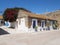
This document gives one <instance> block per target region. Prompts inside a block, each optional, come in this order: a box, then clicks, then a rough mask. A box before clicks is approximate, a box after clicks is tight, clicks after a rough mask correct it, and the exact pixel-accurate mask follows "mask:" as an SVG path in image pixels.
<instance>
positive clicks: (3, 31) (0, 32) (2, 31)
mask: <svg viewBox="0 0 60 45" xmlns="http://www.w3.org/2000/svg"><path fill="white" fill-rule="evenodd" d="M4 34H9V33H8V32H7V31H5V30H4V29H2V28H0V35H4Z"/></svg>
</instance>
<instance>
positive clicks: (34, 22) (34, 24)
mask: <svg viewBox="0 0 60 45" xmlns="http://www.w3.org/2000/svg"><path fill="white" fill-rule="evenodd" d="M35 26H36V21H35V20H34V21H33V28H35Z"/></svg>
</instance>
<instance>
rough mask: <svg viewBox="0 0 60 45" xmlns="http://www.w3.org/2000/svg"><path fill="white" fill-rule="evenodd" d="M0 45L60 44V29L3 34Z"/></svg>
mask: <svg viewBox="0 0 60 45" xmlns="http://www.w3.org/2000/svg"><path fill="white" fill-rule="evenodd" d="M0 45H60V30H54V31H41V32H35V33H34V32H33V33H20V34H8V35H1V36H0Z"/></svg>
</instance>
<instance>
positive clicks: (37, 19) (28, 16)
mask: <svg viewBox="0 0 60 45" xmlns="http://www.w3.org/2000/svg"><path fill="white" fill-rule="evenodd" d="M17 16H18V17H17V19H16V21H14V22H9V21H8V23H9V25H8V27H14V28H15V29H17V30H22V31H26V32H28V31H43V30H55V29H57V25H56V24H57V21H56V20H55V19H53V18H50V17H47V16H46V15H38V14H34V13H31V12H27V11H25V10H19V11H18V14H17ZM5 22H6V21H5Z"/></svg>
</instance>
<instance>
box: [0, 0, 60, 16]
mask: <svg viewBox="0 0 60 45" xmlns="http://www.w3.org/2000/svg"><path fill="white" fill-rule="evenodd" d="M14 7H23V8H25V9H27V10H30V11H31V12H33V13H36V14H43V13H46V12H52V11H56V10H59V9H60V0H0V15H2V14H3V12H4V11H5V9H6V8H14Z"/></svg>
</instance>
